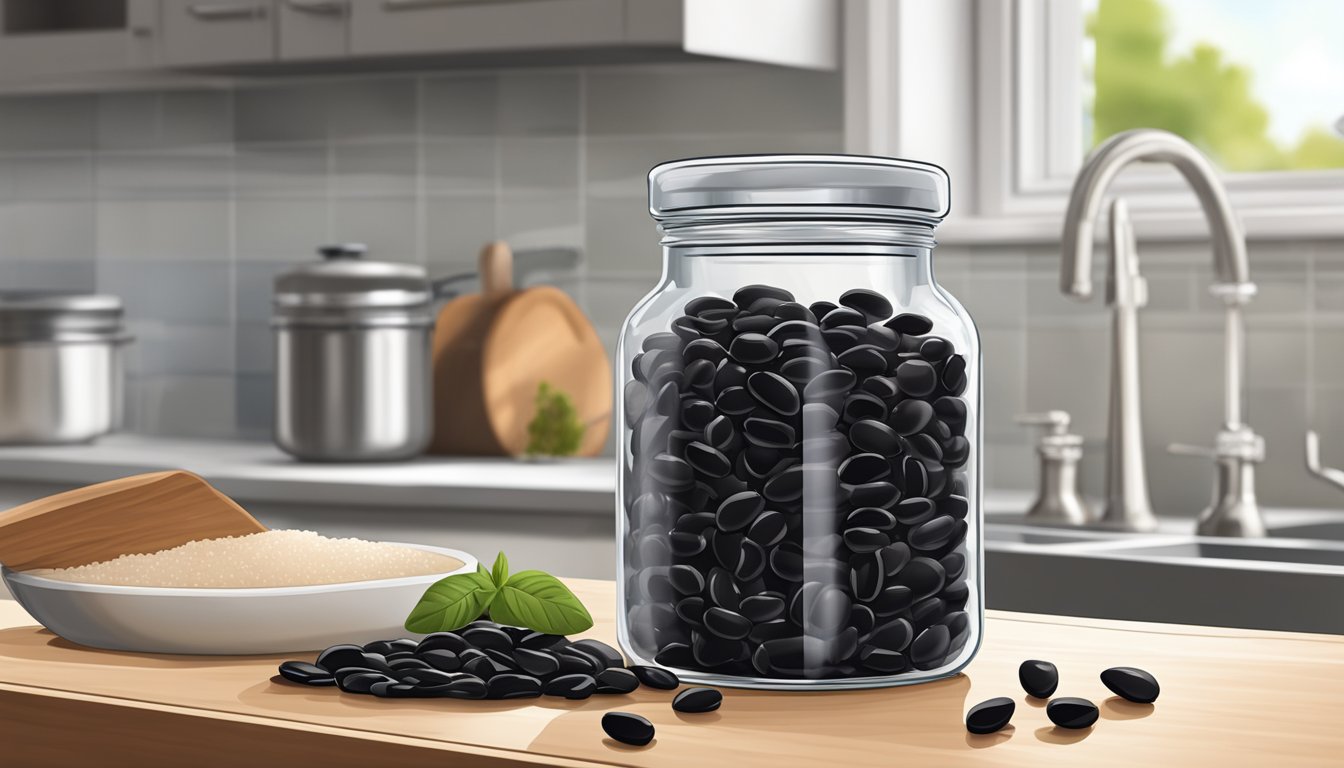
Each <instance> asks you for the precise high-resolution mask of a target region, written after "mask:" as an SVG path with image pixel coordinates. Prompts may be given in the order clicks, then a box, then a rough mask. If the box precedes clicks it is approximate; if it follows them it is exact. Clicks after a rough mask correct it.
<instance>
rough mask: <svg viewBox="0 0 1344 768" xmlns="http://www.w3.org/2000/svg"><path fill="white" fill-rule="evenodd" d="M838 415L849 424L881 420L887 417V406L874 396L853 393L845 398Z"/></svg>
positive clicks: (864, 393)
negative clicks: (865, 420)
mask: <svg viewBox="0 0 1344 768" xmlns="http://www.w3.org/2000/svg"><path fill="white" fill-rule="evenodd" d="M840 414H841V415H842V416H844V419H845V421H847V422H849V423H851V424H853V423H854V422H858V421H862V420H864V419H882V418H884V417H885V416H886V415H887V404H886V403H884V402H882V398H880V397H877V396H876V395H870V394H868V393H867V392H854V393H852V394H850V395H849V397H846V398H845V402H844V404H843V405H842V406H841V407H840Z"/></svg>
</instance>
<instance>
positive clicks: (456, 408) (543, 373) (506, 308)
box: [429, 242, 612, 456]
mask: <svg viewBox="0 0 1344 768" xmlns="http://www.w3.org/2000/svg"><path fill="white" fill-rule="evenodd" d="M480 272H481V292H480V293H479V294H474V295H468V296H461V297H459V298H456V299H453V300H452V301H450V302H448V303H447V304H446V305H444V307H443V309H442V310H441V311H440V312H439V316H438V321H437V323H436V325H435V328H434V344H433V357H434V439H433V442H432V443H431V445H430V449H429V450H430V452H431V453H440V454H453V455H469V456H521V455H522V454H523V453H524V452H525V450H526V448H527V442H528V435H527V425H528V423H529V422H530V421H531V420H532V417H533V416H534V415H535V413H536V406H535V398H536V395H537V388H538V386H539V385H540V384H541V382H543V381H545V382H548V383H549V384H550V385H551V387H552V388H553V389H556V390H559V391H560V392H563V393H565V394H566V395H568V396H569V397H570V399H571V400H572V401H573V403H574V407H575V409H576V410H577V412H578V416H579V420H580V421H581V422H582V423H583V424H585V425H586V430H585V432H584V435H583V440H582V442H581V444H580V448H579V451H578V455H580V456H595V455H597V454H598V453H599V452H601V450H602V446H603V445H604V444H605V443H606V439H607V431H608V429H609V428H610V426H611V395H612V380H611V364H610V363H609V362H608V360H607V354H606V350H605V348H604V347H603V344H602V341H601V339H599V338H598V336H597V332H596V331H595V330H593V326H592V324H591V323H590V322H588V318H587V317H585V316H584V314H583V312H582V310H580V309H579V308H578V306H577V305H576V304H575V303H574V301H573V299H571V298H570V297H569V296H568V295H566V294H565V293H564V292H563V291H561V290H559V289H557V288H553V287H550V286H538V287H534V288H525V289H521V290H515V288H514V286H513V255H512V252H511V251H510V250H509V247H508V245H506V244H504V243H501V242H496V243H491V244H489V245H487V246H486V247H485V248H484V249H482V251H481V254H480Z"/></svg>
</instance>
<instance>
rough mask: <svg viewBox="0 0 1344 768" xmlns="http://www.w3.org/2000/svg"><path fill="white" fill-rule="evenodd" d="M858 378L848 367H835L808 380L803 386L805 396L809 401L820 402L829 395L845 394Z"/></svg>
mask: <svg viewBox="0 0 1344 768" xmlns="http://www.w3.org/2000/svg"><path fill="white" fill-rule="evenodd" d="M857 380H858V378H857V377H856V376H855V375H854V372H853V371H851V370H848V369H846V368H835V369H833V370H829V371H826V372H824V373H821V374H818V375H817V376H816V378H814V379H812V381H810V382H808V384H807V386H805V387H803V397H804V398H806V399H807V401H808V402H818V401H821V400H824V399H825V398H827V397H831V396H834V395H840V394H844V393H845V392H848V391H849V390H850V389H851V388H852V387H853V386H854V383H855V382H856V381H857Z"/></svg>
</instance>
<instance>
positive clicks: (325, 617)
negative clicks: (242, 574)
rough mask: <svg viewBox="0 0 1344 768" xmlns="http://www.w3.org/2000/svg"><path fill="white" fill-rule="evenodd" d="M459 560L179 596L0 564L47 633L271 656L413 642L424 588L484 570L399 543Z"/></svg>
mask: <svg viewBox="0 0 1344 768" xmlns="http://www.w3.org/2000/svg"><path fill="white" fill-rule="evenodd" d="M401 546H403V547H412V548H414V549H421V550H425V551H427V552H437V553H439V554H441V555H448V556H449V557H454V558H457V559H458V560H461V561H462V567H461V568H459V569H457V570H455V571H449V572H446V573H434V574H428V575H425V576H408V577H404V578H399V579H377V580H374V581H352V582H347V583H344V584H316V585H313V586H306V587H258V588H249V589H179V588H176V587H126V586H115V585H108V584H80V583H78V582H71V581H58V580H56V579H47V578H43V577H41V576H34V575H32V574H29V573H22V572H18V571H12V570H10V569H9V568H4V567H0V576H3V577H4V580H5V584H7V585H8V586H9V591H10V592H12V593H13V594H14V599H15V600H17V601H18V603H19V605H21V606H23V608H24V610H26V611H28V613H29V614H31V615H32V617H33V618H35V619H37V620H38V621H39V622H41V623H42V626H44V627H46V628H47V629H49V630H51V631H52V632H55V633H56V634H58V635H60V636H61V637H63V638H65V639H66V640H69V641H71V642H74V643H79V644H80V645H87V646H92V647H94V648H107V649H110V650H114V651H138V652H144V653H193V654H273V653H287V652H290V651H311V650H316V649H319V648H326V647H327V646H330V645H336V644H337V643H367V642H369V641H372V640H387V639H391V638H396V637H406V636H408V635H409V634H410V633H408V632H407V631H406V628H405V627H404V626H403V624H404V622H405V621H406V617H407V616H408V615H409V614H410V612H411V609H412V608H414V607H415V604H416V603H417V602H419V600H420V597H421V596H422V595H424V593H425V589H426V588H428V587H429V585H431V584H433V583H434V582H436V581H438V580H439V579H442V578H443V577H445V576H451V575H453V574H455V573H468V572H471V571H474V570H476V558H474V557H472V556H471V555H469V554H467V553H466V552H460V551H458V550H456V549H446V548H443V547H428V546H421V545H418V544H401Z"/></svg>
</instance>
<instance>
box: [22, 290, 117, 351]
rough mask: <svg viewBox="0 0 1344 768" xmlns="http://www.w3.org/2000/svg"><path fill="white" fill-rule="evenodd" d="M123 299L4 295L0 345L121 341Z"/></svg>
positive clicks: (82, 295) (26, 293)
mask: <svg viewBox="0 0 1344 768" xmlns="http://www.w3.org/2000/svg"><path fill="white" fill-rule="evenodd" d="M121 320H122V305H121V299H119V298H117V297H116V296H109V295H106V294H88V293H62V292H58V291H0V342H8V343H14V342H25V341H103V340H110V341H118V340H122V339H124V338H125V334H124V330H123V327H122V322H121Z"/></svg>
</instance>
